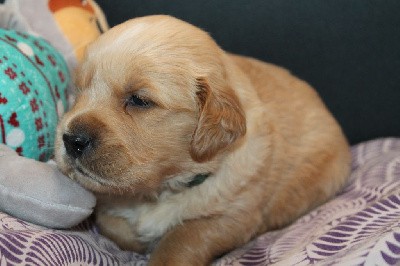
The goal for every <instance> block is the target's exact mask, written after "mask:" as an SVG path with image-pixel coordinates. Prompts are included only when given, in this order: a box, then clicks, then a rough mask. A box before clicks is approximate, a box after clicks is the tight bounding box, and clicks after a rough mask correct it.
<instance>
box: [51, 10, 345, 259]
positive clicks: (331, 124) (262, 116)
mask: <svg viewBox="0 0 400 266" xmlns="http://www.w3.org/2000/svg"><path fill="white" fill-rule="evenodd" d="M76 86H77V88H78V91H79V92H78V94H77V98H76V103H75V105H74V106H73V108H72V109H71V111H70V112H69V113H67V114H66V115H65V117H64V118H63V120H62V121H61V123H60V125H59V127H58V136H57V141H56V142H57V143H56V146H57V149H56V160H57V162H58V165H59V167H60V168H61V170H62V171H63V172H64V173H65V174H67V175H68V176H70V177H71V178H73V179H74V180H77V182H79V183H80V184H82V185H83V186H84V187H86V188H87V189H89V190H92V191H94V192H96V194H97V195H98V206H97V209H96V222H97V224H98V226H99V228H100V230H101V232H102V234H104V235H105V236H107V237H109V238H110V239H112V240H113V241H115V242H116V243H117V244H118V245H119V246H120V247H121V248H123V249H128V250H135V251H137V252H151V256H150V265H204V264H208V263H210V262H211V261H212V260H213V259H214V258H215V257H216V256H219V255H221V254H224V253H226V252H228V251H230V250H232V249H234V248H236V247H238V246H241V245H243V244H245V243H246V242H247V241H249V240H250V239H252V238H254V237H255V236H257V235H259V234H262V233H264V232H266V231H268V230H274V229H277V228H280V227H282V226H285V225H288V224H290V223H291V222H293V221H294V220H295V219H296V218H298V217H299V216H301V215H303V214H304V213H306V212H307V211H309V210H310V209H312V208H314V207H316V206H318V205H320V204H322V203H324V202H326V201H327V200H328V199H329V198H331V197H332V196H334V195H335V193H336V192H338V190H339V189H340V188H341V187H342V186H343V185H344V183H345V182H346V177H347V176H348V173H349V162H350V154H349V149H348V145H347V142H346V140H345V137H344V136H343V133H342V131H341V129H340V127H339V126H338V124H337V122H336V121H335V119H334V118H333V117H332V115H331V114H330V113H329V111H328V110H327V109H326V107H325V106H324V104H323V103H322V101H321V100H320V98H319V97H318V95H317V93H316V92H315V91H314V90H313V89H312V88H311V87H310V86H309V85H308V84H306V83H305V82H303V81H301V80H299V79H298V78H296V77H294V76H292V75H291V74H290V73H289V72H288V71H286V70H284V69H282V68H279V67H277V66H274V65H271V64H267V63H263V62H260V61H257V60H255V59H251V58H246V57H241V56H236V55H232V54H228V53H226V52H224V51H223V50H222V49H221V48H220V47H219V46H218V45H217V44H216V43H215V42H214V41H213V39H212V38H211V37H210V36H209V35H208V34H207V33H205V32H204V31H202V30H200V29H199V28H196V27H194V26H192V25H190V24H188V23H185V22H183V21H180V20H178V19H175V18H172V17H169V16H162V15H159V16H148V17H143V18H136V19H133V20H130V21H127V22H125V23H123V24H121V25H118V26H116V27H114V28H112V29H111V30H110V31H108V32H106V33H105V34H104V35H102V36H101V37H100V38H99V39H98V40H97V41H95V42H94V43H93V44H92V45H90V47H89V48H88V51H87V53H86V57H85V59H84V61H83V62H82V64H81V65H80V67H79V69H78V71H77V77H76Z"/></svg>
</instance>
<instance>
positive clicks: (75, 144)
mask: <svg viewBox="0 0 400 266" xmlns="http://www.w3.org/2000/svg"><path fill="white" fill-rule="evenodd" d="M63 141H64V146H65V149H66V150H67V154H68V155H69V156H71V157H72V158H74V159H76V158H78V157H80V156H82V154H83V153H84V152H85V150H87V149H88V148H89V147H90V145H91V139H90V138H89V137H87V136H83V135H68V134H64V135H63Z"/></svg>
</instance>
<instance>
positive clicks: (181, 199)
mask: <svg viewBox="0 0 400 266" xmlns="http://www.w3.org/2000/svg"><path fill="white" fill-rule="evenodd" d="M189 190H190V192H193V193H185V192H183V193H178V194H171V195H167V196H165V195H164V197H163V198H162V200H159V201H157V202H156V203H140V204H139V203H134V202H128V201H126V202H123V203H122V204H121V200H118V202H116V203H115V204H112V203H110V202H109V201H108V203H107V205H106V206H104V207H105V208H101V209H102V211H103V212H106V213H107V214H108V215H111V216H116V217H122V218H124V219H126V221H127V222H128V223H129V225H130V226H131V228H133V230H134V231H135V235H136V237H137V240H138V241H140V242H142V243H151V242H154V241H156V240H158V239H159V238H160V237H161V236H162V235H163V234H165V232H166V231H167V230H169V229H170V228H172V227H174V226H176V225H178V224H180V223H182V222H183V221H184V220H186V219H194V218H197V217H199V215H200V216H203V215H209V214H211V213H214V212H216V211H218V208H219V205H218V204H217V205H214V206H213V207H212V208H211V207H210V206H211V205H210V203H209V201H208V199H207V198H201V197H199V195H197V194H198V193H196V192H198V191H195V189H193V190H192V189H188V191H187V192H189ZM207 206H208V207H207Z"/></svg>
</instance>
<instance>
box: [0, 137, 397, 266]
mask: <svg viewBox="0 0 400 266" xmlns="http://www.w3.org/2000/svg"><path fill="white" fill-rule="evenodd" d="M352 153H353V164H352V175H351V178H350V181H349V184H348V185H347V187H346V188H345V189H344V191H342V192H341V193H340V194H339V195H337V197H336V198H334V199H333V200H331V201H330V202H328V203H326V204H325V205H323V206H321V207H319V208H317V209H315V210H314V211H313V212H311V213H309V214H307V215H305V216H303V217H302V218H300V219H299V220H298V221H296V222H295V223H293V224H292V225H291V226H289V227H287V228H285V229H282V230H279V231H273V232H269V233H266V234H264V235H262V236H260V237H258V238H256V239H255V240H253V241H252V242H250V243H248V244H247V245H246V246H244V247H242V248H239V249H237V250H234V251H233V252H231V253H229V254H227V255H225V256H224V257H222V258H220V259H218V260H217V261H215V262H214V264H215V265H271V264H274V265H308V264H318V265H400V139H394V138H386V139H380V140H374V141H369V142H365V143H361V144H358V145H356V146H354V147H353V148H352ZM147 259H148V257H147V256H142V255H138V254H135V253H133V252H126V251H121V250H119V249H118V247H117V246H116V245H115V244H114V243H112V242H110V241H109V240H107V239H106V238H104V237H102V236H101V235H99V233H98V231H97V230H96V227H95V226H94V225H93V224H92V222H91V221H89V220H88V221H85V222H84V223H82V224H81V225H79V226H78V227H75V228H73V229H71V230H64V231H61V230H51V229H47V228H43V227H40V226H37V225H33V224H29V223H27V222H24V221H21V220H18V219H15V218H13V217H11V216H9V215H7V214H5V213H0V265H21V264H22V265H144V264H146V261H147Z"/></svg>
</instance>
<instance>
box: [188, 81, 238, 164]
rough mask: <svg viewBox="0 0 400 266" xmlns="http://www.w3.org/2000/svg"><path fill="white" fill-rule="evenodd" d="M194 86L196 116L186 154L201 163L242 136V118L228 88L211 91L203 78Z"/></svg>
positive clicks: (232, 94) (235, 98)
mask: <svg viewBox="0 0 400 266" xmlns="http://www.w3.org/2000/svg"><path fill="white" fill-rule="evenodd" d="M197 85H198V89H199V90H198V92H197V96H198V101H199V105H200V116H199V121H198V124H197V128H196V130H195V132H194V134H193V138H192V142H191V147H190V155H191V156H192V158H193V160H195V161H197V162H204V161H207V160H210V159H212V158H213V157H214V156H215V155H216V154H217V153H218V152H219V151H221V150H223V149H225V148H227V147H228V146H229V145H230V144H231V143H233V142H234V141H235V140H236V139H238V138H239V137H241V136H243V135H244V134H245V133H246V119H245V116H244V112H243V110H242V108H241V106H240V103H239V100H238V98H237V96H236V95H235V93H234V91H233V90H232V89H231V88H230V87H228V86H227V87H224V88H222V89H221V88H217V87H215V88H211V87H210V85H209V83H208V82H207V80H206V79H205V78H199V79H197Z"/></svg>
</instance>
